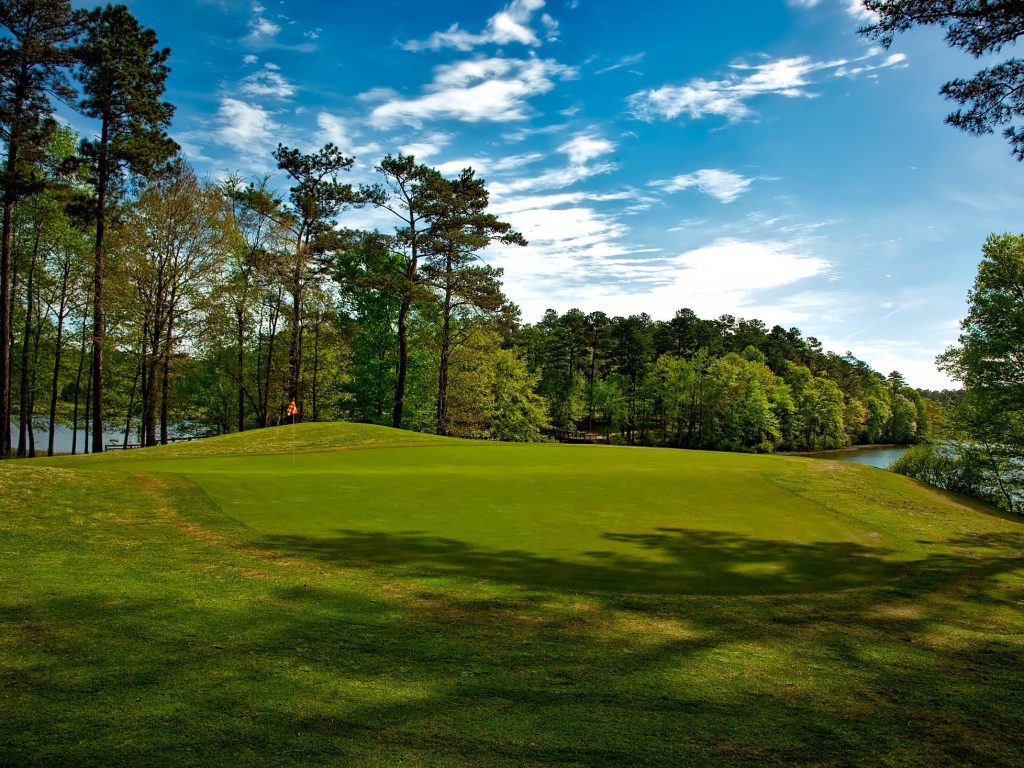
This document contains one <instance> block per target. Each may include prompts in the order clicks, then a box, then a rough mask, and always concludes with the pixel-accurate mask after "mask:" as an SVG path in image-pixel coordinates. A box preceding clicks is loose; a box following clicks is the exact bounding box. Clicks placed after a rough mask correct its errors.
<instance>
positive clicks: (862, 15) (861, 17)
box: [787, 0, 878, 22]
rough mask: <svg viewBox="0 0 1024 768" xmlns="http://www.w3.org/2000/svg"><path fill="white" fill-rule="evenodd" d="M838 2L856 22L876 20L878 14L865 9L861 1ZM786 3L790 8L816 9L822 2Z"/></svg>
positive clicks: (813, 0) (839, 0)
mask: <svg viewBox="0 0 1024 768" xmlns="http://www.w3.org/2000/svg"><path fill="white" fill-rule="evenodd" d="M838 2H840V3H841V4H842V6H843V10H844V11H846V13H847V14H848V15H849V16H851V17H853V18H854V19H856V20H857V21H863V22H874V21H877V20H878V14H876V13H875V12H874V11H869V10H868V9H867V8H865V7H864V3H863V2H862V0H838ZM787 3H788V4H789V6H790V7H791V8H817V7H818V6H819V5H821V4H822V0H787Z"/></svg>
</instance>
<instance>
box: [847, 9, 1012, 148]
mask: <svg viewBox="0 0 1024 768" xmlns="http://www.w3.org/2000/svg"><path fill="white" fill-rule="evenodd" d="M863 5H864V7H865V8H866V9H867V10H869V11H871V12H873V13H874V14H875V19H876V20H875V21H874V22H873V23H872V24H870V25H868V26H866V27H864V28H863V29H861V30H860V31H861V34H864V35H867V36H868V37H870V38H872V39H875V40H878V41H879V42H881V43H882V45H884V46H885V47H886V48H888V47H889V46H890V45H891V44H892V41H893V38H894V37H895V35H896V34H898V33H903V32H906V31H908V30H909V29H911V28H913V27H916V26H938V27H941V28H943V29H944V30H945V31H946V42H947V43H948V44H949V45H950V46H951V47H953V48H959V49H961V50H963V51H965V52H967V53H968V54H970V55H971V56H973V57H974V58H976V59H980V58H984V59H986V60H990V59H991V57H992V56H993V55H994V54H998V53H1000V52H1001V51H1002V49H1003V48H1005V47H1009V46H1013V44H1014V43H1015V42H1016V41H1017V40H1018V39H1019V38H1020V36H1021V35H1022V34H1024V13H1022V12H1021V6H1020V3H1019V2H1007V1H1006V0H1004V1H1003V2H989V1H988V0H864V3H863ZM942 95H943V96H945V97H946V98H947V99H949V100H951V101H954V102H956V103H957V104H960V105H961V109H958V110H957V111H955V112H953V113H952V114H950V115H949V116H948V117H947V118H946V122H947V123H949V124H950V125H953V126H955V127H957V128H960V129H961V130H964V131H966V132H968V133H971V134H975V135H982V134H987V133H992V132H993V131H994V130H995V128H996V127H998V126H1004V125H1005V126H1006V127H1005V128H1004V129H1003V135H1004V136H1005V137H1006V139H1007V141H1009V142H1010V146H1011V147H1012V150H1013V155H1014V156H1015V157H1016V158H1017V159H1018V160H1024V128H1022V127H1021V126H1020V120H1021V118H1022V117H1024V61H1022V60H1020V59H1017V58H1011V59H1007V60H1006V61H1001V62H996V63H994V64H992V65H991V66H987V67H985V68H983V69H981V70H979V71H978V72H977V73H975V75H974V76H973V77H971V78H969V79H963V78H956V79H954V80H951V81H950V82H948V83H946V84H945V85H944V86H942Z"/></svg>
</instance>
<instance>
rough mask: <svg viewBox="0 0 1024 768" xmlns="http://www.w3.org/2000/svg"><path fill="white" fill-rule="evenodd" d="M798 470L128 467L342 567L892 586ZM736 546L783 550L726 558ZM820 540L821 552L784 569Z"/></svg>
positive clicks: (692, 464) (498, 463)
mask: <svg viewBox="0 0 1024 768" xmlns="http://www.w3.org/2000/svg"><path fill="white" fill-rule="evenodd" d="M794 462H799V460H794V459H785V458H765V457H745V456H738V455H735V454H721V453H711V452H702V453H683V452H678V451H663V450H635V449H628V448H614V447H595V446H563V445H540V446H537V445H513V444H500V443H468V442H463V443H455V442H452V443H446V444H433V445H424V446H417V447H397V448H387V447H377V448H375V449H374V450H335V451H331V452H327V453H306V452H296V454H295V455H294V456H291V455H281V454H272V455H261V456H260V455H258V456H231V455H225V456H218V457H205V458H197V459H187V458H173V459H159V458H154V459H152V460H149V461H142V460H140V459H135V460H134V461H133V462H132V463H131V467H132V469H133V470H136V471H149V472H171V473H174V474H180V475H183V476H185V477H187V478H188V479H189V480H190V481H191V482H193V483H195V485H196V486H198V487H199V488H201V489H202V490H203V491H204V492H205V493H206V495H207V496H208V497H209V499H210V500H211V501H212V502H213V503H214V504H216V505H217V506H218V507H219V508H220V510H221V511H222V512H223V513H224V515H225V517H226V518H230V519H231V520H232V521H234V522H236V523H239V524H241V525H243V526H245V527H246V529H247V531H246V533H245V534H244V535H245V536H246V537H247V538H249V539H250V540H251V541H252V542H253V543H254V544H257V545H260V546H265V547H267V548H268V549H281V550H286V551H302V552H304V553H305V554H308V555H311V556H314V557H317V558H320V559H324V560H334V561H337V562H339V563H351V562H353V561H360V562H367V563H372V564H374V565H387V566H392V567H396V568H400V569H404V570H406V571H415V572H419V573H422V574H428V573H430V572H432V571H434V570H439V571H440V572H441V573H443V574H449V573H451V572H452V571H453V570H455V571H458V572H461V573H463V574H464V575H466V576H473V575H477V576H480V577H484V578H492V577H496V576H500V574H498V573H496V572H494V569H490V570H489V571H487V572H484V571H482V570H481V569H482V567H483V566H482V562H481V561H482V558H480V557H479V556H478V553H482V552H487V553H494V552H500V553H503V554H504V555H505V556H506V558H507V562H508V564H509V565H508V568H509V570H510V573H509V574H508V575H509V576H511V577H512V578H514V579H515V580H516V581H524V580H528V581H529V583H530V584H531V585H532V586H534V587H536V588H552V589H571V588H576V589H578V590H580V591H584V592H585V591H588V590H591V589H602V590H615V591H623V592H634V591H635V592H657V593H673V594H746V593H754V594H759V593H760V594H768V593H783V592H792V591H800V590H807V589H814V590H820V589H834V588H844V587H848V586H853V585H857V584H862V583H865V582H870V581H871V580H872V579H882V578H885V573H884V572H881V571H879V569H878V568H875V567H872V568H862V567H857V563H856V561H855V556H856V552H857V551H858V549H859V548H867V547H871V548H872V551H879V552H880V551H882V550H880V549H879V546H880V545H885V544H886V543H888V541H889V540H888V537H887V536H886V535H885V534H884V532H880V531H879V530H878V529H877V528H876V527H873V526H869V525H865V524H864V523H863V522H861V521H859V520H857V519H855V518H851V517H848V516H843V515H838V514H836V513H835V512H834V511H833V510H831V509H829V508H827V507H825V506H822V505H820V504H817V503H814V502H812V501H809V500H807V499H805V498H802V497H800V496H798V495H795V494H794V493H792V491H790V490H788V489H786V488H785V487H783V486H780V485H777V484H774V483H773V482H771V478H772V477H773V476H774V475H775V474H778V473H786V472H793V471H794V470H802V469H806V468H808V467H809V466H810V465H809V464H807V463H806V462H799V463H794ZM108 464H109V465H110V468H111V469H113V468H114V467H120V466H124V464H123V463H117V462H116V461H111V462H108ZM732 538H735V539H736V541H737V542H739V541H757V540H762V541H766V542H773V541H780V542H785V544H786V546H785V547H782V546H778V547H773V546H764V547H762V548H761V550H760V551H759V552H758V553H757V554H756V555H752V554H751V553H750V552H749V549H746V548H740V547H737V548H736V549H735V553H734V555H733V556H731V557H726V558H723V557H722V552H723V551H728V542H729V541H730V539H732ZM811 544H814V545H815V546H816V548H817V549H818V551H820V552H822V556H821V557H819V558H810V557H806V558H802V559H800V563H801V567H800V568H794V567H793V563H792V562H786V561H787V557H790V555H787V552H788V551H789V550H791V549H792V548H794V547H797V548H798V547H801V546H803V547H807V546H808V545H811ZM741 549H743V551H742V552H741ZM488 557H490V555H488ZM499 570H501V569H499ZM512 571H514V572H512Z"/></svg>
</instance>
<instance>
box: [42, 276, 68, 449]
mask: <svg viewBox="0 0 1024 768" xmlns="http://www.w3.org/2000/svg"><path fill="white" fill-rule="evenodd" d="M70 275H71V259H70V258H67V257H65V261H64V266H63V269H62V270H61V279H60V303H59V304H58V309H57V345H56V347H54V351H53V383H52V385H51V387H50V434H49V436H48V437H47V440H46V455H47V456H53V440H54V436H55V433H56V427H57V395H58V393H59V390H60V359H61V352H62V351H63V350H62V348H61V345H62V344H63V342H64V318H65V316H66V314H67V309H68V279H69V277H70Z"/></svg>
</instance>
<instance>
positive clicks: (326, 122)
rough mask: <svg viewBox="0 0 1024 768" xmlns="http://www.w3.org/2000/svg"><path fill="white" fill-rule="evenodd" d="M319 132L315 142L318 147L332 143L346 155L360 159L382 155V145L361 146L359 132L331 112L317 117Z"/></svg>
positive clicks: (319, 114) (371, 143)
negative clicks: (366, 156) (365, 156)
mask: <svg viewBox="0 0 1024 768" xmlns="http://www.w3.org/2000/svg"><path fill="white" fill-rule="evenodd" d="M316 125H317V129H318V130H317V132H316V136H315V142H316V144H318V145H323V144H326V143H327V142H331V143H332V144H334V146H336V147H338V148H339V149H340V150H341V151H342V152H344V153H345V154H346V155H354V156H355V157H356V159H357V160H358V159H360V158H361V157H363V156H364V155H371V156H372V155H377V154H379V153H380V151H381V149H380V145H379V144H377V143H376V142H372V141H371V142H368V143H366V144H361V143H360V142H359V141H358V137H359V134H358V131H356V130H353V129H352V127H351V126H350V125H349V123H348V121H347V120H345V118H343V117H339V116H338V115H332V114H331V113H330V112H319V113H317V116H316Z"/></svg>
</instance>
